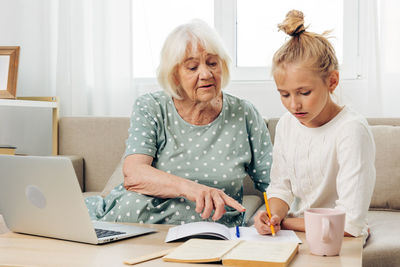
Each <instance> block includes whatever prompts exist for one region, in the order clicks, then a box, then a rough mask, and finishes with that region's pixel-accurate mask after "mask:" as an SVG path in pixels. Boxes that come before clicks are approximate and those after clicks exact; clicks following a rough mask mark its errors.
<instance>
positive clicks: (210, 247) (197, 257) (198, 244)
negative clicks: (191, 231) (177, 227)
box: [163, 239, 240, 262]
mask: <svg viewBox="0 0 400 267" xmlns="http://www.w3.org/2000/svg"><path fill="white" fill-rule="evenodd" d="M239 242H240V241H238V240H236V241H232V240H208V239H190V240H188V241H186V242H185V243H183V244H182V245H180V246H179V247H177V248H175V249H174V250H173V251H172V252H170V253H169V254H168V255H166V256H164V257H163V260H164V261H173V262H215V261H220V260H221V259H222V257H223V256H224V255H225V254H226V253H227V252H228V251H230V250H231V249H232V248H234V247H235V246H236V245H237V244H238V243H239Z"/></svg>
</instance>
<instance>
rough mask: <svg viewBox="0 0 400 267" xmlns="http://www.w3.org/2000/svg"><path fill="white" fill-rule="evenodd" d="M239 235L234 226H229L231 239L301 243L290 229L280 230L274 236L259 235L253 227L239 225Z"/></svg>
mask: <svg viewBox="0 0 400 267" xmlns="http://www.w3.org/2000/svg"><path fill="white" fill-rule="evenodd" d="M239 230H240V237H239V238H238V237H236V229H235V227H232V228H229V232H230V236H231V237H230V239H231V240H236V239H239V240H254V241H268V242H276V243H278V242H289V243H290V242H293V243H300V244H301V243H302V242H301V240H300V238H298V236H297V235H296V233H295V232H294V231H292V230H280V231H278V232H277V233H276V234H275V236H272V235H260V234H259V233H257V230H256V228H255V227H239Z"/></svg>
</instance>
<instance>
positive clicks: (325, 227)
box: [322, 217, 329, 242]
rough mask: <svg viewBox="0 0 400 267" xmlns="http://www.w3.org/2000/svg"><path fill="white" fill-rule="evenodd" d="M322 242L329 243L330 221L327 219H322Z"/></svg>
mask: <svg viewBox="0 0 400 267" xmlns="http://www.w3.org/2000/svg"><path fill="white" fill-rule="evenodd" d="M322 241H324V242H328V241H329V220H328V218H326V217H322Z"/></svg>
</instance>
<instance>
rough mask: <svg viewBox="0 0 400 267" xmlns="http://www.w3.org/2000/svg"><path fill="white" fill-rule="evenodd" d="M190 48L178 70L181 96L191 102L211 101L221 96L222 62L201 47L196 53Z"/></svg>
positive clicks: (177, 80)
mask: <svg viewBox="0 0 400 267" xmlns="http://www.w3.org/2000/svg"><path fill="white" fill-rule="evenodd" d="M190 48H191V47H190V46H189V47H188V49H187V51H188V52H187V54H186V56H185V59H184V60H183V62H182V63H181V64H179V65H178V70H177V77H176V82H177V84H180V86H181V88H182V92H181V95H182V97H183V98H184V100H188V101H191V102H208V101H211V100H213V99H215V98H216V97H219V96H220V94H221V74H222V66H221V60H220V59H219V57H218V56H217V55H213V54H209V53H207V52H206V51H205V50H204V48H203V47H201V46H200V45H199V46H198V48H197V50H196V51H193V50H192V49H190Z"/></svg>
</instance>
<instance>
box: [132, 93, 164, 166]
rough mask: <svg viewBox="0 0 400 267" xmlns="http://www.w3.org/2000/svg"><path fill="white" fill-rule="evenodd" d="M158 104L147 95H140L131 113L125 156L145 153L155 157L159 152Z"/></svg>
mask: <svg viewBox="0 0 400 267" xmlns="http://www.w3.org/2000/svg"><path fill="white" fill-rule="evenodd" d="M156 108H157V106H155V105H154V104H152V103H151V98H149V97H148V96H147V95H144V96H142V97H139V98H138V99H137V100H136V101H135V103H134V105H133V110H132V115H131V121H130V127H129V136H128V139H127V140H126V150H125V156H128V155H131V154H145V155H149V156H152V157H153V158H154V157H155V155H156V152H157V124H158V123H157V119H156V116H153V115H152V114H153V113H154V114H155V113H156V110H155V109H156Z"/></svg>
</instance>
